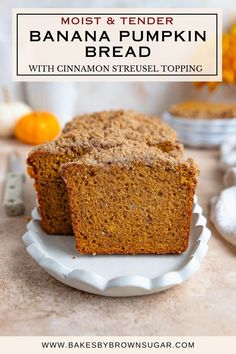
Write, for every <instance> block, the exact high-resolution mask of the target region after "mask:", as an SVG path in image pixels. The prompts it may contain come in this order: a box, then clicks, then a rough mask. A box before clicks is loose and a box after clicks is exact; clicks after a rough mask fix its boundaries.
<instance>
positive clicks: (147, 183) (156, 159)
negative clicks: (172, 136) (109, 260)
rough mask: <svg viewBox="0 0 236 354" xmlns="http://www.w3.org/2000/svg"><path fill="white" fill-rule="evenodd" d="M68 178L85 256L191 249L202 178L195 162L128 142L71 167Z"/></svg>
mask: <svg viewBox="0 0 236 354" xmlns="http://www.w3.org/2000/svg"><path fill="white" fill-rule="evenodd" d="M62 175H63V178H64V180H65V182H66V186H67V191H68V195H69V201H70V210H71V217H72V224H73V229H74V235H75V239H76V248H77V249H78V251H79V252H80V253H82V254H148V253H153V254H165V253H181V252H183V251H185V250H186V248H187V246H188V241H189V233H190V225H191V217H192V205H193V197H194V192H195V188H196V182H197V175H198V170H197V168H196V166H195V164H194V162H193V161H192V160H191V159H189V160H188V161H184V160H183V159H181V158H176V157H173V156H171V155H170V154H167V153H163V152H162V151H161V150H159V149H156V148H153V147H148V148H147V146H146V145H145V144H126V145H124V146H121V147H115V148H112V149H110V150H104V151H99V152H95V153H93V154H89V155H88V156H85V157H84V158H82V159H80V160H79V161H75V162H71V163H68V164H65V165H64V166H63V168H62Z"/></svg>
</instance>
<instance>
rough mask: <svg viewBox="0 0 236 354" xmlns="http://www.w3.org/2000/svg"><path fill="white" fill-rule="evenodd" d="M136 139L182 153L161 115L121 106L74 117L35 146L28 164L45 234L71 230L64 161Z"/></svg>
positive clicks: (158, 147)
mask: <svg viewBox="0 0 236 354" xmlns="http://www.w3.org/2000/svg"><path fill="white" fill-rule="evenodd" d="M136 142H137V143H142V144H144V145H145V146H146V147H147V148H150V147H153V148H156V149H158V150H161V151H163V152H166V153H168V154H169V155H172V156H182V154H183V147H182V145H181V144H180V142H179V141H178V139H177V137H176V134H175V132H174V131H173V130H172V129H171V128H170V127H168V126H167V125H166V124H165V123H162V122H161V121H160V119H158V118H150V117H148V116H146V115H144V114H140V113H137V112H134V111H123V110H119V111H106V112H99V113H94V114H91V115H89V114H87V115H83V116H81V117H78V118H75V119H73V120H72V121H71V122H70V123H68V124H67V125H66V127H65V129H64V131H63V134H62V135H61V137H59V138H58V139H57V140H55V141H53V142H49V143H46V144H44V145H41V146H38V147H36V148H34V149H33V150H32V151H31V152H30V154H29V156H28V160H27V164H28V172H29V175H30V176H31V177H32V178H34V186H35V189H36V192H37V197H38V203H39V208H40V213H41V218H42V227H43V229H44V230H45V231H46V232H47V233H48V234H58V235H70V234H72V224H71V216H70V208H69V203H68V194H67V190H66V186H65V183H64V181H63V179H62V177H61V166H62V165H63V164H65V163H68V162H73V161H75V160H78V159H80V158H82V157H83V156H84V155H86V154H90V153H93V152H99V151H103V150H104V151H109V150H110V149H112V148H115V147H119V146H120V147H121V146H124V145H126V144H127V143H129V144H132V143H136Z"/></svg>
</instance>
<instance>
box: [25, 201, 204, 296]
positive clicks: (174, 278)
mask: <svg viewBox="0 0 236 354" xmlns="http://www.w3.org/2000/svg"><path fill="white" fill-rule="evenodd" d="M193 215H196V216H195V218H194V220H195V222H194V225H193V227H195V228H199V234H198V238H197V240H196V244H195V245H194V246H193V251H192V252H191V254H190V255H189V258H188V259H187V261H186V262H185V263H184V265H182V267H180V268H179V269H178V270H174V271H168V272H166V273H164V274H162V275H158V276H156V277H153V278H152V277H148V276H143V275H138V274H137V275H135V274H134V275H124V276H118V277H117V276H116V277H113V278H111V279H106V278H105V277H103V276H102V275H101V274H98V273H95V272H93V271H89V270H85V269H79V268H78V269H74V270H72V271H71V269H70V268H68V267H66V266H64V265H63V264H61V263H59V262H58V261H57V260H55V259H54V258H52V257H49V256H48V254H46V253H45V252H44V251H43V250H42V248H41V246H40V244H39V242H37V240H35V236H34V234H35V233H36V234H37V231H36V230H35V228H33V221H34V220H37V219H36V217H37V208H34V209H33V211H32V220H31V221H30V222H29V223H28V224H27V232H26V233H25V234H24V235H23V236H22V239H23V242H24V244H25V246H26V250H27V252H28V253H29V255H30V256H31V257H32V258H33V259H34V260H35V261H36V263H37V264H38V265H39V266H40V267H42V268H43V269H44V270H45V271H46V272H47V273H49V274H50V275H52V276H53V277H54V278H56V279H57V280H59V281H60V282H62V283H64V284H66V285H69V286H71V287H74V288H76V289H80V290H83V291H87V292H90V293H94V294H98V295H103V296H115V297H121V296H138V295H146V294H151V293H155V292H159V291H162V290H165V289H168V288H171V287H173V286H175V285H179V284H181V283H183V282H185V281H186V280H188V279H189V278H190V276H191V275H192V274H194V273H195V272H196V271H197V270H198V269H199V268H200V265H201V262H202V260H203V259H204V257H205V255H206V253H207V250H208V241H209V239H210V237H211V231H210V230H209V229H208V228H207V226H206V224H207V220H206V218H205V217H204V216H203V214H202V208H201V207H200V205H199V204H198V203H197V198H196V197H195V200H194V204H193ZM38 233H39V232H38ZM59 237H60V236H59ZM157 256H158V255H157ZM109 257H112V255H110V256H109Z"/></svg>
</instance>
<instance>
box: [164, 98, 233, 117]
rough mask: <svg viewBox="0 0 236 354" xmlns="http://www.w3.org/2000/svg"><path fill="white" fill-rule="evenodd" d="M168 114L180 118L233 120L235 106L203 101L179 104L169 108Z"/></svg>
mask: <svg viewBox="0 0 236 354" xmlns="http://www.w3.org/2000/svg"><path fill="white" fill-rule="evenodd" d="M169 112H170V113H171V114H172V115H174V116H176V117H180V118H181V117H182V118H192V119H220V118H222V119H223V118H235V117H236V104H226V103H211V102H203V101H187V102H181V103H178V104H176V105H173V106H171V107H170V109H169Z"/></svg>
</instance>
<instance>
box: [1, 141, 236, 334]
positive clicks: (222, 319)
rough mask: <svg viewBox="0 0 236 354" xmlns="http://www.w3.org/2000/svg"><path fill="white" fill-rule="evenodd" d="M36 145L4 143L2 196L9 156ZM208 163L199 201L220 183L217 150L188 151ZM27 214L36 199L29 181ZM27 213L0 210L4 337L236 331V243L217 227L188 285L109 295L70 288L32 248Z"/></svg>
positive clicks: (204, 165) (204, 200)
mask: <svg viewBox="0 0 236 354" xmlns="http://www.w3.org/2000/svg"><path fill="white" fill-rule="evenodd" d="M13 148H17V150H18V151H19V152H20V153H21V154H22V156H26V154H27V151H28V150H29V149H30V147H27V146H24V145H21V144H20V143H16V142H14V141H12V142H10V141H4V140H0V194H2V193H1V192H2V182H3V178H4V173H5V168H6V157H7V153H8V152H9V151H10V150H11V149H13ZM187 155H188V156H191V157H193V158H194V159H195V160H196V161H197V163H198V164H199V166H200V168H201V176H200V182H199V186H198V197H199V203H200V204H201V206H202V207H203V209H204V214H205V216H208V213H209V199H210V197H212V196H213V195H215V194H217V193H218V192H219V191H220V190H221V188H222V185H221V178H222V176H221V173H220V171H219V167H218V152H217V151H215V150H208V151H206V150H187ZM25 201H26V214H27V215H29V214H30V211H31V209H32V208H33V206H34V203H35V194H34V191H33V188H32V181H30V179H29V178H27V182H26V185H25ZM26 219H27V218H26V217H25V216H24V217H14V218H8V217H6V216H5V215H4V212H3V210H2V207H0V335H235V333H236V311H235V305H236V248H234V247H233V246H231V245H229V244H228V243H227V242H225V241H224V240H223V239H222V238H221V237H220V236H219V234H218V233H217V232H216V230H215V228H214V227H213V226H212V225H211V224H210V225H209V226H210V228H211V230H212V238H211V240H210V242H209V251H208V254H207V256H206V258H205V259H204V261H203V264H202V266H201V268H200V270H199V271H198V272H197V273H196V274H195V275H193V276H192V278H191V279H190V280H189V281H187V282H186V283H184V284H182V285H180V286H177V287H175V288H172V289H170V290H167V291H163V292H161V293H158V294H154V295H149V296H142V297H136V298H104V297H100V296H96V295H91V294H87V293H84V292H80V291H78V290H74V289H72V288H69V287H67V286H65V285H63V284H61V283H59V282H58V281H56V280H55V279H53V278H52V277H51V276H50V275H48V274H47V273H46V272H45V271H44V270H43V269H41V268H40V267H39V266H38V265H37V264H36V263H35V262H34V261H33V259H32V258H31V257H30V256H29V255H28V254H27V253H26V250H25V248H24V245H23V242H22V241H21V236H22V235H23V234H24V232H25V229H26V223H27V220H26Z"/></svg>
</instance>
